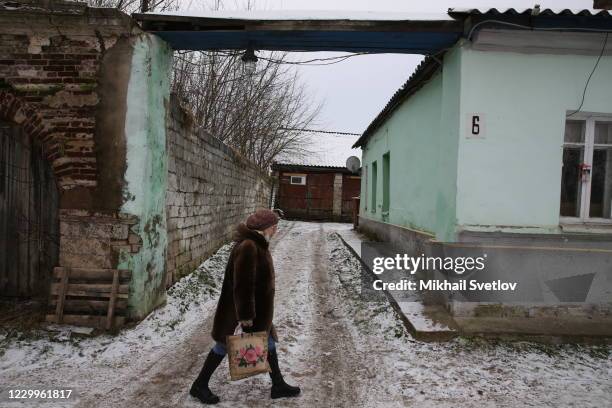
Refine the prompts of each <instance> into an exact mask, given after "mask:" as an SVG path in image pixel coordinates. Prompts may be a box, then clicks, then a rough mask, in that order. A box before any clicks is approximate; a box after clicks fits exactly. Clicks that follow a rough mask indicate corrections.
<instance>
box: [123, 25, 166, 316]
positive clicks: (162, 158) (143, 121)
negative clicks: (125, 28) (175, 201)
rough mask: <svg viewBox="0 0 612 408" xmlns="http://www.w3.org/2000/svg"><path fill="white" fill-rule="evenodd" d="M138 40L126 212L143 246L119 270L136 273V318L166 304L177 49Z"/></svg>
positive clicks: (147, 38)
mask: <svg viewBox="0 0 612 408" xmlns="http://www.w3.org/2000/svg"><path fill="white" fill-rule="evenodd" d="M133 41H134V50H133V55H132V66H131V73H130V80H129V85H128V94H127V114H126V123H125V136H126V145H127V154H126V156H127V157H126V159H127V170H126V173H125V184H124V192H123V200H124V203H123V205H122V207H121V212H122V213H125V214H130V215H133V216H136V217H137V218H138V220H139V221H138V223H137V224H136V225H134V226H133V227H132V231H133V232H134V233H136V234H137V235H138V236H139V237H140V239H141V241H142V242H141V244H142V247H141V249H140V251H139V252H137V253H129V252H122V253H121V256H120V260H119V268H126V269H130V270H131V271H132V281H131V284H130V297H129V312H130V317H131V318H137V319H140V318H142V317H144V316H145V315H146V314H147V313H149V312H150V311H151V310H152V309H154V308H155V307H156V306H158V305H159V304H161V303H163V302H164V301H165V296H166V291H165V279H164V278H165V260H166V245H167V235H166V206H165V203H166V201H165V199H166V184H167V173H168V171H167V153H166V108H167V106H168V100H169V95H170V83H169V81H170V68H171V62H172V51H171V49H170V48H169V47H168V45H167V44H166V43H165V42H163V41H162V40H160V39H159V38H157V37H155V36H153V35H150V34H142V35H140V36H138V37H136V38H135V39H134V40H133Z"/></svg>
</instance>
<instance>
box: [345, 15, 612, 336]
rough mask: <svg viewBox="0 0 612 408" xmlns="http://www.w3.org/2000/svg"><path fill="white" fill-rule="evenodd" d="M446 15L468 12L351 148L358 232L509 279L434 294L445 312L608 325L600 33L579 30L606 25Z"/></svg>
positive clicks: (609, 42)
mask: <svg viewBox="0 0 612 408" xmlns="http://www.w3.org/2000/svg"><path fill="white" fill-rule="evenodd" d="M549 12H550V11H549ZM453 13H455V14H464V15H470V16H472V17H474V21H473V22H472V24H471V25H470V20H469V19H468V20H466V31H465V35H464V36H463V38H462V39H460V40H459V41H458V42H457V43H456V44H455V45H454V46H453V47H452V48H450V49H448V50H445V51H443V52H441V53H440V54H438V55H436V56H430V57H426V58H425V60H424V61H423V62H422V63H421V65H420V66H419V67H418V68H417V70H416V71H415V73H414V74H413V75H412V76H411V78H410V79H409V80H408V81H407V82H406V83H405V84H404V86H403V87H402V88H401V89H400V90H398V91H397V92H396V94H395V95H394V96H393V97H392V99H391V100H390V101H389V103H388V104H387V106H386V107H385V108H384V109H383V110H382V112H381V113H380V114H379V115H378V116H377V117H376V118H375V119H374V121H373V122H372V123H371V124H370V126H369V127H368V129H367V130H366V131H365V132H364V134H363V136H362V137H361V138H360V139H359V141H358V142H357V143H356V146H358V147H361V148H362V150H363V156H362V157H363V164H362V185H361V207H360V228H361V229H362V230H363V231H367V232H369V233H372V234H375V235H377V236H378V237H379V238H380V239H382V240H385V241H390V242H393V243H394V244H396V245H397V246H399V247H400V248H402V249H404V250H406V251H408V252H410V253H412V254H415V255H420V254H421V253H423V254H425V255H436V254H438V255H445V256H471V255H474V256H481V255H483V254H486V256H487V257H488V262H487V268H486V274H481V276H480V277H479V278H480V279H483V280H487V281H492V280H495V279H502V280H505V281H508V280H512V281H518V282H519V285H518V287H519V289H518V290H517V291H516V292H514V293H498V294H489V295H486V294H482V293H480V294H466V293H451V294H447V295H445V296H442V299H441V302H442V303H443V304H444V305H446V306H447V307H448V309H449V310H450V311H452V312H453V314H454V315H455V316H457V317H461V316H463V317H474V316H479V315H480V316H483V311H484V309H483V307H484V306H486V307H487V310H488V311H491V310H493V309H494V311H495V312H494V313H493V314H491V315H489V316H487V317H491V318H496V317H501V316H502V315H504V316H508V313H511V314H512V315H513V316H517V317H521V318H522V317H525V318H527V317H532V316H534V315H538V316H545V315H547V314H546V313H547V312H543V310H555V311H554V312H550V313H551V315H553V314H554V315H555V316H559V315H567V316H570V315H572V316H584V317H588V318H593V317H594V316H595V317H596V318H604V317H605V318H606V319H610V315H611V313H610V310H611V305H612V213H611V207H612V38H610V39H608V36H609V34H608V33H605V32H602V31H605V29H604V28H601V27H600V28H599V29H594V28H588V29H587V28H585V26H584V25H583V24H585V23H586V22H587V21H588V22H590V23H592V22H593V21H597V22H599V23H601V24H607V27H608V30H610V28H609V27H610V24H611V23H612V18H610V16H609V15H608V14H607V13H603V14H600V15H598V16H592V15H591V14H590V13H589V14H588V17H587V16H586V14H585V15H583V16H582V17H581V18H578V15H574V14H571V13H570V14H566V15H563V13H560V14H554V13H552V12H550V15H549V16H548V20H547V27H546V28H545V29H542V30H538V29H535V30H532V29H530V28H529V27H527V26H524V27H523V28H521V27H517V26H511V24H513V23H511V21H513V20H512V18H516V15H512V14H511V13H510V14H509V13H508V12H507V13H502V14H496V15H495V16H492V15H486V14H481V13H480V12H477V11H474V10H469V11H455V12H452V11H451V15H452V14H453ZM596 17H597V18H596ZM493 19H496V20H493ZM525 21H526V20H524V21H523V22H522V24H527V23H526V22H525ZM568 25H571V27H573V29H574V30H573V31H572V29H571V28H568ZM602 27H603V26H602ZM557 28H558V29H557ZM587 84H588V86H587ZM432 273H433V275H434V276H436V275H440V273H439V272H432ZM442 275H444V274H442ZM491 303H493V304H499V305H500V307H499V308H493V309H492V308H491V307H490V304H491ZM543 306H545V307H543ZM550 306H554V307H552V308H550ZM559 310H562V312H561V313H560V312H559ZM564 312H567V313H564ZM607 324H608V327H610V326H609V324H610V322H609V320H608V323H607Z"/></svg>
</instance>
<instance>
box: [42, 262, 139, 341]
mask: <svg viewBox="0 0 612 408" xmlns="http://www.w3.org/2000/svg"><path fill="white" fill-rule="evenodd" d="M131 276H132V273H131V271H129V270H125V269H85V268H66V267H56V268H54V270H53V280H54V281H53V283H52V284H51V296H50V299H49V305H50V307H51V310H53V311H54V313H53V314H48V315H47V322H50V323H64V324H73V325H77V326H87V327H94V328H99V329H105V330H110V329H112V328H118V327H121V326H123V325H124V324H125V315H126V312H127V300H128V295H129V282H130V279H131Z"/></svg>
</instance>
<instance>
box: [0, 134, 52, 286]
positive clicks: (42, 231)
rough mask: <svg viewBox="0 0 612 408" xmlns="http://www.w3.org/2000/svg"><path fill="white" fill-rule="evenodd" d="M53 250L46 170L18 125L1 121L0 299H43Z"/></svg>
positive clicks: (49, 178)
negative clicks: (4, 297) (7, 297)
mask: <svg viewBox="0 0 612 408" xmlns="http://www.w3.org/2000/svg"><path fill="white" fill-rule="evenodd" d="M58 250H59V242H58V191H57V186H56V183H55V179H54V177H53V172H52V170H51V167H50V166H49V163H48V162H47V160H46V159H45V157H44V154H43V151H42V149H41V147H40V146H39V145H38V144H36V143H33V142H32V140H30V138H29V137H27V136H26V135H25V133H24V132H23V131H22V130H21V129H20V128H19V127H17V126H13V125H9V124H5V123H2V122H0V296H10V297H35V296H46V294H47V291H48V288H49V284H50V280H51V275H52V270H53V267H54V266H56V264H57V258H58Z"/></svg>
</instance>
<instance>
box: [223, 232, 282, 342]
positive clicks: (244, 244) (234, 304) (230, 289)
mask: <svg viewBox="0 0 612 408" xmlns="http://www.w3.org/2000/svg"><path fill="white" fill-rule="evenodd" d="M235 241H236V243H235V244H234V247H233V248H232V252H231V253H230V256H229V259H228V262H227V266H226V268H225V277H224V278H223V287H222V288H221V296H220V297H219V303H218V304H217V311H216V313H215V320H214V323H213V329H212V337H213V339H214V340H215V341H217V342H219V343H223V344H225V339H226V336H228V335H231V334H233V333H234V329H235V328H236V326H237V324H238V321H239V320H253V327H252V331H267V332H271V333H272V336H273V337H274V339H275V340H276V332H275V330H274V328H273V326H272V317H273V316H274V266H273V264H272V256H271V255H270V251H269V250H268V241H266V239H265V238H264V237H263V236H262V235H261V234H259V233H258V232H257V231H254V230H250V229H248V228H247V227H246V225H244V224H240V225H238V227H237V228H236V236H235Z"/></svg>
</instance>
